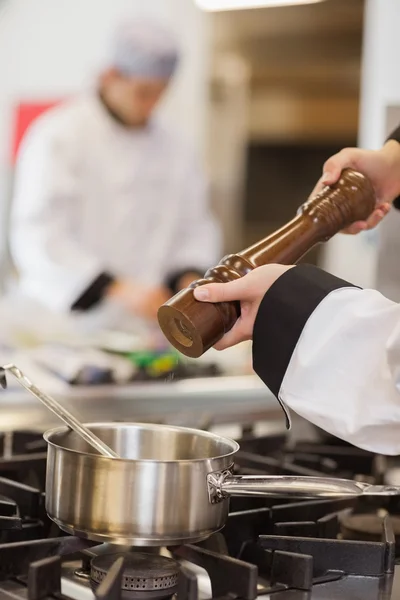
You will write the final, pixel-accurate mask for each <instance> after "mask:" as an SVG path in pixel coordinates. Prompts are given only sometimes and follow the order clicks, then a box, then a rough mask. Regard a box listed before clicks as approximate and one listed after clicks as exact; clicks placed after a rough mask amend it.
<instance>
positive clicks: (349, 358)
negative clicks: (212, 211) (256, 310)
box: [253, 267, 400, 455]
mask: <svg viewBox="0 0 400 600" xmlns="http://www.w3.org/2000/svg"><path fill="white" fill-rule="evenodd" d="M306 268H307V267H296V268H295V269H292V270H291V271H288V273H287V274H285V275H284V276H283V277H285V278H286V282H284V281H283V282H282V284H279V285H277V286H276V287H275V289H273V288H271V298H268V293H267V294H266V297H265V299H264V301H263V302H264V307H263V305H262V306H261V308H260V310H262V309H263V310H264V314H263V318H264V326H263V330H261V323H257V321H256V325H255V332H254V345H253V353H254V352H257V354H258V356H255V357H254V359H255V368H256V371H258V372H259V374H260V376H261V377H262V378H263V379H264V381H265V382H266V383H267V384H268V383H269V381H274V382H276V379H275V375H276V373H274V372H273V369H274V366H273V364H272V365H271V362H272V363H274V360H276V361H277V362H276V363H275V366H277V368H278V370H279V368H281V367H282V377H281V378H279V380H278V381H279V383H277V384H276V383H274V385H276V389H278V388H279V392H278V394H277V395H278V397H279V399H280V401H281V402H282V403H284V404H285V405H286V406H287V407H289V408H291V409H293V411H295V412H296V413H297V414H299V415H301V416H302V417H304V418H305V419H307V420H308V421H310V422H311V423H314V424H315V425H317V426H318V427H320V428H321V429H324V430H325V431H327V432H329V433H331V434H333V435H335V436H336V437H339V438H341V439H344V440H346V441H348V442H350V443H351V444H354V445H355V446H359V447H360V448H364V449H366V450H369V451H372V452H376V453H381V454H388V455H398V454H400V304H397V303H395V302H393V301H391V300H388V299H387V298H385V297H384V296H382V294H381V293H380V292H377V291H376V290H361V289H358V288H355V287H350V286H349V287H340V288H338V289H333V290H332V291H330V292H328V293H327V294H326V295H325V296H324V294H323V293H322V294H321V289H323V286H321V288H320V291H319V292H318V293H319V295H320V296H321V295H322V296H324V297H323V298H322V300H321V301H320V302H319V303H317V306H316V307H315V309H314V310H313V311H312V312H311V313H310V314H309V315H306V316H305V314H306V313H305V312H304V310H303V311H300V312H302V316H299V314H300V313H298V314H297V316H296V315H293V313H295V312H296V307H295V305H296V302H297V303H298V302H299V296H298V297H297V298H290V297H288V296H287V293H288V292H289V291H290V288H291V289H292V291H294V289H295V288H294V287H293V283H294V278H297V279H298V280H299V279H300V278H301V277H303V278H304V273H305V274H306V275H307V271H306V270H305V269H306ZM297 270H299V271H298V274H295V273H294V272H295V271H297ZM326 276H327V277H330V276H329V275H328V274H326ZM317 279H318V274H317ZM333 279H334V278H332V280H333ZM327 280H328V279H327ZM328 281H329V280H328ZM278 282H279V280H278ZM317 283H318V282H317ZM312 285H314V284H313V283H310V282H306V283H305V284H304V286H303V288H302V292H301V293H302V295H303V296H304V294H305V293H307V291H306V290H311V286H312ZM296 289H297V291H299V289H300V288H299V287H298V286H297V288H296ZM311 291H312V290H311ZM257 319H258V317H257ZM270 319H275V323H272V322H271V320H270ZM301 319H305V324H304V327H303V328H300V329H299V333H298V334H297V333H295V332H294V330H295V329H296V327H297V326H298V325H299V323H300V320H301ZM276 321H278V324H276ZM268 322H269V323H270V324H271V327H270V329H272V332H271V331H268V330H266V327H267V323H268ZM279 322H280V324H279ZM270 335H272V336H273V339H271V341H270V343H269V345H266V344H265V338H267V337H268V336H270ZM278 335H279V337H278ZM289 338H290V341H289ZM292 343H293V345H294V348H292V349H290V344H292ZM268 349H270V350H271V357H270V358H269V356H268ZM273 349H275V356H276V355H279V353H283V354H284V355H285V352H286V349H290V351H289V353H287V357H288V358H287V361H288V362H287V364H284V365H283V363H282V359H279V357H278V358H277V359H275V358H274V356H272V351H273ZM291 350H293V351H291ZM283 360H286V359H285V358H283ZM257 365H258V368H257ZM261 365H264V366H261Z"/></svg>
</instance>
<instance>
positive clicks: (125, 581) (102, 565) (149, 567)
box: [90, 552, 179, 600]
mask: <svg viewBox="0 0 400 600" xmlns="http://www.w3.org/2000/svg"><path fill="white" fill-rule="evenodd" d="M120 556H121V557H124V559H125V565H124V573H123V575H122V596H121V598H122V600H133V599H134V600H153V599H155V598H156V599H157V600H158V599H161V598H168V597H170V596H172V595H173V594H175V593H176V591H177V586H178V576H179V564H178V563H177V562H176V561H174V560H173V559H171V558H166V557H165V556H158V555H156V554H145V553H141V552H140V553H139V552H126V553H120V554H103V555H100V556H96V557H94V558H93V559H92V561H91V565H90V579H91V585H92V587H93V589H94V590H95V589H96V588H97V587H98V585H99V584H100V583H101V582H102V581H103V579H104V578H105V576H106V575H107V573H108V571H109V569H110V568H111V566H112V565H113V564H114V562H115V561H116V560H117V558H119V557H120Z"/></svg>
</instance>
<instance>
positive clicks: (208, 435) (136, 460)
mask: <svg viewBox="0 0 400 600" xmlns="http://www.w3.org/2000/svg"><path fill="white" fill-rule="evenodd" d="M84 425H85V426H86V427H89V429H90V427H100V428H101V427H113V426H120V427H121V428H123V427H130V426H134V427H139V428H145V429H148V430H155V431H157V430H165V429H170V430H172V431H178V432H179V431H182V432H185V433H189V434H192V435H197V436H201V437H205V438H209V439H213V440H215V441H217V440H218V441H219V442H221V443H224V444H227V445H230V446H231V447H232V450H231V451H230V452H227V453H225V454H219V455H217V456H205V457H203V458H182V459H178V458H176V459H171V460H164V459H162V460H161V459H156V458H113V457H108V456H101V455H100V454H95V452H83V451H82V450H75V449H74V448H67V447H65V446H63V445H62V444H57V443H55V442H54V441H52V440H51V439H50V438H51V436H52V435H54V434H59V433H68V432H71V433H72V429H70V428H69V427H68V426H67V425H61V426H59V427H53V428H52V429H48V430H47V431H45V432H44V434H43V439H44V440H45V441H46V442H47V444H48V445H49V446H52V447H53V448H59V449H60V450H64V451H66V452H71V453H73V454H78V455H80V456H92V457H94V458H96V459H98V460H102V461H103V460H105V461H108V462H110V461H112V462H115V461H117V462H119V463H121V462H123V463H130V464H131V463H157V464H172V463H177V464H182V463H199V462H204V461H207V460H218V459H221V458H229V457H230V456H234V455H235V454H236V453H237V452H238V451H239V450H240V446H239V444H238V443H237V442H236V441H235V440H233V439H231V438H227V437H224V436H221V435H218V434H216V433H211V432H210V431H203V430H201V429H194V428H193V427H181V426H179V425H162V424H159V423H136V422H135V421H129V422H123V421H115V422H113V421H101V422H95V423H84ZM116 428H118V427H116ZM76 435H77V434H76Z"/></svg>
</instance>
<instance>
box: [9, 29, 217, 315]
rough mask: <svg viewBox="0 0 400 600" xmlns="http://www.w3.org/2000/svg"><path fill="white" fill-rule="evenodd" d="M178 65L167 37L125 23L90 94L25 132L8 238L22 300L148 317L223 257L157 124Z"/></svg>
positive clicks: (176, 153)
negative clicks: (115, 306) (112, 307)
mask: <svg viewBox="0 0 400 600" xmlns="http://www.w3.org/2000/svg"><path fill="white" fill-rule="evenodd" d="M177 63H178V48H177V44H176V41H175V39H174V37H173V36H172V35H171V34H170V33H169V32H168V31H166V30H165V29H163V28H161V27H160V26H159V25H158V24H155V23H152V22H148V21H139V20H135V21H130V22H125V23H124V24H123V25H122V26H121V27H120V28H119V29H118V31H117V32H116V34H115V36H114V39H113V43H112V52H111V56H110V61H109V67H108V68H106V69H104V70H103V72H102V73H101V74H100V76H99V77H98V81H97V86H96V89H95V90H94V91H92V92H90V93H85V94H83V95H82V96H81V97H77V98H75V99H72V100H71V101H68V102H65V103H63V104H62V105H61V106H59V107H56V108H54V109H52V110H51V111H49V112H47V113H46V114H45V115H44V116H43V117H41V118H40V119H38V120H37V121H36V122H35V123H34V125H33V126H32V127H31V128H30V130H29V132H28V133H27V135H26V137H25V139H24V141H23V144H22V146H21V150H20V154H19V158H18V163H17V169H16V180H15V188H14V198H13V203H12V215H11V230H10V246H11V253H12V258H13V261H14V264H15V266H16V268H17V270H18V273H19V289H20V290H21V291H22V292H23V294H24V295H26V296H28V297H31V298H33V299H34V300H36V301H39V302H41V303H43V304H45V305H47V306H48V307H49V308H50V309H52V310H54V311H64V312H65V311H71V310H72V311H88V310H90V309H92V308H93V307H95V306H97V305H99V303H101V302H102V300H103V299H105V298H112V299H113V300H116V301H117V302H119V303H120V304H121V305H123V306H124V307H125V308H126V309H128V310H129V311H132V312H133V313H134V314H136V315H139V316H141V317H146V318H151V317H153V316H155V313H156V311H157V308H158V307H159V306H160V304H162V303H163V302H164V301H165V300H166V299H167V298H168V297H169V296H170V295H171V294H172V293H174V292H175V291H176V290H178V289H179V288H180V287H186V285H187V284H188V283H189V282H190V281H192V280H193V279H195V278H196V277H197V276H198V275H199V274H200V273H203V272H204V270H205V269H207V267H208V266H209V265H210V264H214V262H215V260H217V259H218V258H219V257H220V233H219V229H218V227H217V225H216V222H215V221H214V219H213V217H212V215H211V213H210V210H209V207H208V204H207V186H206V181H205V178H204V176H203V173H202V171H201V168H200V166H199V164H198V162H197V160H196V158H195V157H194V155H193V152H192V150H191V148H189V147H188V146H187V145H186V144H185V142H184V141H182V140H180V139H179V137H178V136H177V135H176V134H175V133H174V132H171V131H170V130H168V129H167V128H166V127H165V126H164V125H162V124H161V123H160V122H159V121H158V119H157V118H156V117H155V116H154V111H155V109H156V107H157V106H158V104H159V101H160V99H161V98H162V97H163V95H164V93H165V91H166V89H167V87H168V85H169V83H170V80H171V78H172V76H173V74H174V72H175V70H176V67H177Z"/></svg>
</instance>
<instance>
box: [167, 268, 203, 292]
mask: <svg viewBox="0 0 400 600" xmlns="http://www.w3.org/2000/svg"><path fill="white" fill-rule="evenodd" d="M188 273H198V277H199V278H200V277H202V276H203V273H201V272H200V271H199V269H198V268H197V267H193V269H190V268H187V267H186V269H181V270H180V271H174V272H173V273H170V274H169V275H168V276H167V277H166V278H165V286H166V287H167V288H168V289H169V290H171V292H172V293H173V294H176V293H177V292H179V290H178V283H179V280H180V279H181V278H182V277H184V275H187V274H188Z"/></svg>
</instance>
